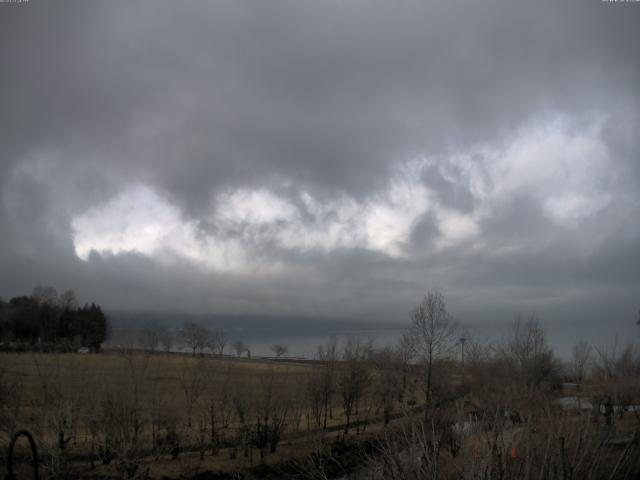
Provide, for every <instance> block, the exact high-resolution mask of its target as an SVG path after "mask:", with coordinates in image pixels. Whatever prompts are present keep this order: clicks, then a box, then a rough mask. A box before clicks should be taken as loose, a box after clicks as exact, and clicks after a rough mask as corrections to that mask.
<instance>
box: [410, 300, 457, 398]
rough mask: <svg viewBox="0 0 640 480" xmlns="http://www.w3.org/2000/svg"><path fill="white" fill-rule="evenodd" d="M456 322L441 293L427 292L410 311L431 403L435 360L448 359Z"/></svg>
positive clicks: (411, 338) (416, 348) (453, 345)
mask: <svg viewBox="0 0 640 480" xmlns="http://www.w3.org/2000/svg"><path fill="white" fill-rule="evenodd" d="M456 330H457V329H456V325H455V323H454V322H453V320H452V318H451V315H449V312H448V311H447V306H446V304H445V302H444V297H443V295H442V294H441V293H440V292H429V293H427V295H426V296H425V297H424V298H423V299H422V301H421V302H420V304H419V305H418V306H417V307H416V308H415V309H414V310H413V312H412V313H411V328H410V331H409V334H410V337H407V338H408V339H409V341H411V343H412V345H413V348H414V351H415V353H416V354H417V355H418V356H419V357H420V360H421V362H422V363H423V365H424V367H425V370H426V372H425V377H426V378H425V397H426V403H427V406H429V405H430V404H431V396H432V383H433V366H434V362H436V361H438V360H441V359H444V358H447V357H448V356H449V355H450V354H451V353H452V351H453V349H454V347H455V341H456V338H457V337H456Z"/></svg>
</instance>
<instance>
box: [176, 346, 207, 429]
mask: <svg viewBox="0 0 640 480" xmlns="http://www.w3.org/2000/svg"><path fill="white" fill-rule="evenodd" d="M183 360H184V362H183V364H182V368H181V370H180V375H179V381H180V388H181V389H182V393H183V394H184V401H185V408H186V412H187V427H188V428H191V421H192V419H193V411H194V408H195V405H196V403H197V402H198V400H199V399H200V397H201V396H202V394H203V393H204V392H205V389H206V386H207V381H206V380H207V378H206V370H205V364H204V359H203V358H199V359H198V361H197V362H196V363H193V362H190V361H188V360H189V359H187V358H185V359H183Z"/></svg>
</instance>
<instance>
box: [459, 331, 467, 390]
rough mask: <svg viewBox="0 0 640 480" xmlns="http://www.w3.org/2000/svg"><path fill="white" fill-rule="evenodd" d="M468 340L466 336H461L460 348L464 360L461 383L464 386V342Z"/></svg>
mask: <svg viewBox="0 0 640 480" xmlns="http://www.w3.org/2000/svg"><path fill="white" fill-rule="evenodd" d="M466 341H467V339H466V337H460V349H461V360H462V381H461V385H462V387H463V388H464V343H465V342H466Z"/></svg>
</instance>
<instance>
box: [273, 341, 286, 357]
mask: <svg viewBox="0 0 640 480" xmlns="http://www.w3.org/2000/svg"><path fill="white" fill-rule="evenodd" d="M271 351H272V352H273V353H274V354H275V355H276V358H280V357H282V356H283V355H285V354H286V353H287V352H288V351H289V348H288V347H287V346H286V345H284V344H281V343H280V344H277V345H274V346H272V347H271Z"/></svg>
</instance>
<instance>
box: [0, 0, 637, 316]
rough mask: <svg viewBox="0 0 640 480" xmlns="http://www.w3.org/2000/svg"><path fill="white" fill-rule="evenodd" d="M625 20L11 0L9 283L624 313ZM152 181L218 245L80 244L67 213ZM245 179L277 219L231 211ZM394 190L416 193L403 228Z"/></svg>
mask: <svg viewBox="0 0 640 480" xmlns="http://www.w3.org/2000/svg"><path fill="white" fill-rule="evenodd" d="M639 23H640V6H639V5H637V4H634V3H626V4H625V3H620V4H618V3H611V4H610V3H602V2H600V1H595V0H594V1H586V2H585V1H561V2H560V1H554V2H550V1H549V2H546V1H543V2H527V4H526V5H525V4H515V3H514V2H506V1H504V2H503V1H489V0H487V1H482V2H411V1H409V2H400V3H398V2H360V1H353V2H341V1H335V2H333V1H326V2H297V1H291V2H254V3H245V2H237V1H230V2H195V1H194V2H191V1H189V2H169V1H162V0H160V1H154V2H143V1H140V2H124V1H110V2H100V3H98V2H86V1H58V2H45V1H38V0H31V1H30V2H28V3H26V4H3V5H0V59H1V60H2V65H3V69H2V74H1V75H0V105H1V110H2V115H0V138H1V141H0V161H1V162H2V164H1V169H2V175H1V176H0V238H2V250H1V251H0V293H2V295H4V296H10V295H13V294H17V293H20V292H23V291H25V290H27V291H28V290H29V289H30V288H32V286H33V285H34V284H35V283H38V282H42V283H47V284H53V285H55V286H58V287H59V288H65V287H67V286H70V287H74V288H75V289H76V290H78V292H79V294H80V296H81V297H82V298H86V299H96V300H98V301H101V302H103V303H106V304H107V305H110V306H113V307H117V308H163V307H172V308H177V309H188V310H192V311H217V312H235V313H269V314H287V315H325V316H351V317H357V318H375V319H379V320H404V319H405V318H406V312H407V311H408V309H409V308H410V307H411V305H413V304H414V303H416V302H417V301H418V299H419V297H420V295H421V294H423V293H424V291H425V290H426V289H427V288H439V289H441V290H443V291H444V292H445V294H446V295H447V297H448V298H449V299H450V303H451V304H452V309H453V310H454V311H455V312H456V313H458V314H459V315H460V316H461V317H463V319H464V320H465V321H468V322H473V321H474V318H476V317H478V318H485V319H486V318H490V317H492V316H494V315H498V316H499V315H506V314H509V315H510V314H511V313H512V311H516V310H537V311H539V312H541V313H542V314H543V315H547V316H548V317H550V318H553V319H563V320H578V319H580V318H586V317H590V318H596V317H598V318H602V317H616V318H627V317H628V318H629V321H631V320H632V319H633V315H634V312H635V310H636V309H637V308H638V306H640V305H639V302H640V274H639V273H638V268H637V266H638V265H640V222H638V211H639V207H640V188H639V187H640V136H639V135H638V132H640V95H639V94H640V88H639V87H638V85H640V55H638V52H637V48H638V45H639V44H640V29H638V24H639ZM407 165H408V166H407ZM398 171H400V172H401V173H398ZM398 179H400V180H398ZM394 182H400V183H399V185H400V187H398V188H399V189H400V193H399V194H398V193H397V191H396V190H397V188H396V190H394V188H395V187H393V185H396V183H394ZM390 185H391V186H390ZM141 186H142V187H141ZM140 188H142V193H138V194H137V195H139V196H140V195H142V196H144V198H147V197H149V198H151V200H149V202H151V204H153V202H161V203H162V205H163V207H162V208H164V210H163V211H165V210H167V209H174V210H171V211H173V212H174V214H172V215H173V216H170V215H169V214H167V215H169V216H167V217H166V218H167V219H169V220H170V219H174V217H176V216H177V217H176V218H179V220H176V222H177V224H178V230H181V231H182V232H184V231H185V230H186V228H187V227H186V226H187V225H189V226H190V228H192V229H193V232H191V231H190V230H189V232H191V233H189V235H187V238H186V239H185V238H182V237H180V238H182V239H181V240H176V242H181V243H180V245H200V243H198V242H200V241H201V240H202V241H206V240H207V239H209V240H211V239H214V240H215V241H213V240H211V241H212V242H214V246H213V247H211V246H208V247H206V248H204V247H203V248H204V250H202V252H204V253H202V252H200V253H199V254H198V255H195V256H194V257H189V255H188V252H187V250H188V248H187V247H185V248H183V249H182V250H180V248H174V246H175V243H171V244H169V246H168V247H167V248H164V249H163V250H162V252H159V251H158V249H155V250H153V251H152V252H151V253H149V251H142V252H135V251H127V249H126V248H121V249H120V250H118V251H115V250H113V251H111V253H109V252H108V251H102V252H100V253H98V252H95V253H92V254H90V255H89V256H88V257H87V258H86V259H80V258H79V257H78V255H77V241H78V240H77V238H76V240H75V241H76V244H74V227H73V225H74V220H75V221H76V222H77V221H78V220H77V219H78V218H84V219H85V223H84V225H85V228H86V229H89V230H90V229H91V228H92V227H91V225H94V224H95V222H97V221H98V220H97V219H98V218H99V217H101V216H105V215H111V216H113V217H114V218H113V219H112V221H111V223H109V224H108V225H107V227H108V228H116V227H113V225H116V226H117V225H118V222H117V221H118V218H116V217H119V216H120V213H119V212H120V210H117V208H116V207H113V208H112V210H108V209H107V210H105V208H106V207H105V205H110V203H109V202H114V199H118V198H121V199H122V200H121V203H125V204H126V202H127V201H128V200H127V199H128V198H133V199H136V198H139V197H136V196H132V197H127V196H126V195H128V193H127V192H132V191H134V192H139V189H140ZM136 189H138V190H136ZM411 189H413V190H411ZM416 189H417V191H418V192H422V193H424V192H426V194H425V195H427V197H428V201H427V203H426V204H425V205H426V206H424V208H420V209H417V210H416V211H415V212H413V210H412V206H413V205H415V202H414V199H415V198H422V197H421V196H420V195H422V193H418V194H415V193H407V192H413V191H415V190H416ZM405 190H406V191H405ZM123 192H124V193H123ZM145 192H151V193H145ZM233 192H245V193H246V192H249V193H246V195H245V194H242V195H240V197H234V196H233ZM251 192H254V193H255V192H258V193H259V195H258V196H257V197H256V198H257V200H256V202H257V203H258V204H262V203H265V202H267V203H269V202H271V203H269V205H271V207H269V208H271V210H268V211H267V212H265V213H264V215H267V217H268V218H267V220H265V217H264V216H263V217H260V219H258V220H255V219H254V218H253V217H251V218H249V219H247V217H246V215H245V216H241V215H240V214H236V213H234V212H235V210H234V209H235V208H236V207H237V208H240V207H241V206H242V205H245V203H246V202H247V200H246V198H248V197H247V195H249V196H250V193H251ZM260 192H262V193H260ZM264 192H268V195H267V194H265V193H264ZM385 192H386V193H385ZM389 192H391V193H389ZM394 192H396V193H394ZM122 195H124V197H122ZM131 195H133V194H131ZM224 195H231V196H230V197H225V196H224ZM243 195H244V196H243ZM261 195H262V196H261ZM264 195H267V196H266V197H265V196H264ZM394 195H396V196H397V195H400V196H401V197H402V196H403V195H408V200H397V199H396V200H394V198H396V197H395V196H394ZM225 198H227V203H223V200H224V199H225ZM238 198H240V200H238ZM251 198H253V197H251ZM309 198H311V199H312V200H309ZM403 198H404V197H403ZM229 199H230V200H229ZM242 199H244V200H242ZM390 199H391V200H390ZM129 201H131V200H129ZM134 201H135V200H134ZM243 202H245V203H243ZM389 202H391V203H394V202H396V203H395V207H394V208H395V209H392V210H391V214H390V215H391V218H392V219H397V218H399V217H402V215H400V214H404V212H410V211H411V212H413V213H411V215H409V213H407V215H409V217H408V220H407V222H408V223H407V225H406V226H407V228H408V230H407V232H405V233H406V234H402V235H400V233H398V236H397V238H396V237H394V240H393V242H392V243H393V244H391V243H389V242H388V241H387V240H385V239H384V238H382V237H384V236H385V235H387V234H388V233H389V232H386V231H385V230H394V229H398V231H401V230H402V225H400V226H399V227H398V226H397V225H396V223H393V224H385V223H384V222H382V221H381V220H380V218H386V217H384V212H385V211H386V210H385V208H386V207H385V206H386V205H387V204H388V203H389ZM116 203H117V202H116ZM249 205H250V206H252V208H253V207H255V203H253V204H249ZM274 205H275V206H274ZM149 208H151V207H149ZM159 208H160V207H159ZM247 208H249V207H247ZM416 208H417V207H416ZM101 209H102V210H101ZM225 209H226V210H230V213H229V212H226V211H223V210H225ZM350 209H351V210H350ZM254 210H255V208H254ZM274 211H277V212H279V213H277V212H276V213H277V214H274V213H273V212H274ZM353 211H355V212H359V211H362V212H363V213H362V215H363V217H366V218H367V219H368V220H366V221H365V222H364V224H361V223H360V217H359V215H357V214H354V213H353ZM91 212H94V213H93V216H92V215H91ZM101 212H102V213H101ZM105 212H107V213H105ZM145 212H147V213H148V214H149V215H151V213H149V212H150V211H148V210H144V209H143V210H142V211H141V213H140V215H142V216H144V215H145ZM216 212H217V213H216ZM283 212H285V213H283ZM345 212H347V213H345ZM348 212H351V213H348ZM367 212H369V213H367ZM125 213H126V212H125ZM225 215H226V216H225ZM251 215H253V214H251ZM367 215H369V216H367ZM83 216H84V217H83ZM381 216H382V217H381ZM138 218H140V217H135V218H134V220H135V219H138ZM162 218H165V217H162ZM222 219H226V220H224V221H222ZM169 220H167V222H168V221H169ZM132 221H133V220H132ZM92 222H93V223H92ZM380 222H382V223H380ZM134 223H135V222H134ZM365 224H366V225H365ZM363 225H364V226H363ZM367 225H368V226H369V227H367ZM371 225H373V228H374V230H375V232H373V233H371V231H370V229H371V228H372V227H371ZM385 225H386V227H385ZM109 226H110V227H109ZM96 228H97V227H96ZM108 228H107V230H108ZM131 228H134V227H131ZM332 228H334V229H336V231H337V232H338V233H336V234H335V235H336V236H335V238H337V240H335V241H333V240H332V242H333V243H330V244H329V243H327V242H329V240H328V239H329V236H327V235H328V234H327V232H329V231H333V230H331V229H332ZM367 228H369V230H367ZM359 229H360V230H359ZM352 232H356V233H352ZM358 232H361V234H359V233H358ZM362 232H364V233H362ZM367 232H368V233H367ZM77 233H78V232H77V231H76V232H75V234H76V235H77ZM85 233H86V232H85ZM107 233H108V232H107ZM395 233H396V232H393V231H392V232H390V233H389V234H393V235H395ZM101 235H102V238H104V236H105V235H106V234H101ZM132 235H134V236H136V235H138V233H137V232H136V231H135V228H134V231H133V233H132ZM172 235H178V236H180V235H183V236H184V235H185V234H184V233H180V232H178V233H176V232H174V233H172ZM313 235H315V237H313ZM312 237H313V238H317V239H316V240H310V239H311V238H312ZM172 238H173V237H172ZM331 238H334V237H331ZM385 238H386V237H385ZM203 239H204V240H203ZM318 239H319V240H318ZM93 241H94V242H95V241H97V240H96V239H93ZM228 242H232V246H231V247H228V246H223V247H219V245H220V244H224V245H227V244H228ZM385 242H386V243H385ZM154 245H155V244H154ZM238 245H240V247H241V248H242V262H241V263H242V266H241V268H240V267H238V266H237V265H236V264H235V263H233V262H232V264H231V267H230V268H225V269H220V268H217V266H216V265H217V264H216V265H214V266H213V267H211V266H210V265H209V266H207V265H204V263H206V262H203V261H202V260H203V258H205V257H207V256H208V255H212V252H214V253H215V251H218V250H220V249H224V248H231V249H232V250H233V249H237V248H238ZM381 245H382V246H381ZM390 245H391V246H390ZM189 248H190V247H189ZM233 251H235V250H233ZM185 252H187V254H185ZM167 256H169V257H171V258H170V259H169V260H168V259H167ZM270 262H272V263H273V264H277V265H278V267H277V268H276V269H265V268H263V267H264V265H265V264H268V263H270ZM603 319H604V320H609V318H603Z"/></svg>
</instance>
